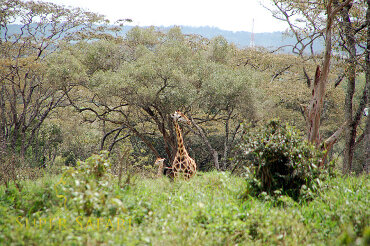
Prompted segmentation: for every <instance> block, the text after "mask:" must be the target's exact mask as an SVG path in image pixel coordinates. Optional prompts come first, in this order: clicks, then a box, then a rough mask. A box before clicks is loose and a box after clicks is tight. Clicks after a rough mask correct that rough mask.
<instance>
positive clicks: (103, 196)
mask: <svg viewBox="0 0 370 246" xmlns="http://www.w3.org/2000/svg"><path fill="white" fill-rule="evenodd" d="M110 168H111V164H110V161H109V159H108V152H102V153H101V154H99V155H92V156H91V157H89V158H88V159H86V161H78V162H77V165H76V167H67V168H66V170H65V171H64V173H63V175H62V178H61V179H60V182H59V183H60V185H61V187H59V186H58V185H59V184H58V185H56V186H55V189H56V190H58V191H59V188H61V189H60V191H61V193H58V197H62V198H64V199H65V202H66V204H64V205H68V207H73V208H74V209H75V210H76V211H78V213H79V214H80V213H81V214H84V215H88V216H89V215H91V214H95V215H98V216H106V215H115V214H116V213H117V212H119V211H120V209H122V208H123V207H122V202H121V201H120V200H119V199H117V198H115V195H114V187H113V186H112V184H110V182H109V180H111V179H112V176H111V174H110Z"/></svg>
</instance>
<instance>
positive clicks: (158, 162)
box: [154, 157, 166, 166]
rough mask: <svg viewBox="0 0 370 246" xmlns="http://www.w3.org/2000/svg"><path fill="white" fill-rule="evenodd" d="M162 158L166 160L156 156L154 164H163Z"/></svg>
mask: <svg viewBox="0 0 370 246" xmlns="http://www.w3.org/2000/svg"><path fill="white" fill-rule="evenodd" d="M164 160H166V159H165V158H160V157H158V158H157V159H156V160H155V162H154V164H156V165H159V166H163V162H164Z"/></svg>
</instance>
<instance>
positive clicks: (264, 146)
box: [239, 120, 322, 200]
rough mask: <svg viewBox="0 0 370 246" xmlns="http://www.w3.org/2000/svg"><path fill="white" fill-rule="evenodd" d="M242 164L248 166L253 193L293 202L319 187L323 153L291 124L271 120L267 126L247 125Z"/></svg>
mask: <svg viewBox="0 0 370 246" xmlns="http://www.w3.org/2000/svg"><path fill="white" fill-rule="evenodd" d="M239 153H240V157H239V162H240V163H241V164H242V165H245V166H246V169H247V181H248V183H249V186H250V187H249V189H250V190H249V191H248V192H249V193H250V194H252V195H261V196H262V195H269V196H273V197H279V196H280V195H281V194H283V195H288V196H291V197H292V198H293V199H295V200H298V199H299V198H307V197H306V196H307V195H310V193H311V192H317V191H318V189H319V188H320V187H319V184H320V182H319V176H320V169H319V168H318V165H319V161H320V157H321V156H322V154H321V153H320V152H319V151H317V150H316V149H315V147H314V146H312V145H310V144H308V143H307V142H306V141H304V140H303V138H302V137H301V136H300V133H299V132H298V131H296V130H295V129H294V127H291V126H290V125H288V124H282V123H281V122H280V121H279V120H271V121H270V122H268V123H267V124H266V126H262V127H257V129H253V130H252V129H251V128H249V127H248V126H244V134H243V138H242V142H241V144H240V145H239Z"/></svg>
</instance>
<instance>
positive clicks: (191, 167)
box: [171, 111, 197, 179]
mask: <svg viewBox="0 0 370 246" xmlns="http://www.w3.org/2000/svg"><path fill="white" fill-rule="evenodd" d="M171 117H172V118H173V124H174V126H175V130H176V136H177V153H176V156H175V159H174V160H173V163H172V172H173V175H174V177H175V178H178V177H180V176H183V177H184V178H185V179H190V178H191V177H193V176H194V175H195V174H196V172H197V164H196V163H195V161H194V160H193V159H192V158H191V157H190V156H189V154H188V152H187V151H186V149H185V146H184V140H183V138H182V134H181V128H180V126H179V124H178V122H180V121H181V122H185V123H187V124H189V125H190V124H191V121H190V120H189V119H188V118H187V117H186V116H185V115H184V114H183V113H181V112H180V111H176V112H175V113H174V114H173V115H171Z"/></svg>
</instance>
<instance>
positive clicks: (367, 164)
mask: <svg viewBox="0 0 370 246" xmlns="http://www.w3.org/2000/svg"><path fill="white" fill-rule="evenodd" d="M366 22H367V38H366V39H367V45H366V57H365V62H366V72H365V73H366V84H367V108H370V105H369V104H370V0H367V11H366ZM364 151H365V161H364V164H363V168H364V171H365V172H366V173H367V174H368V173H369V169H370V115H369V114H368V115H367V120H366V129H365V144H364Z"/></svg>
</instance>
